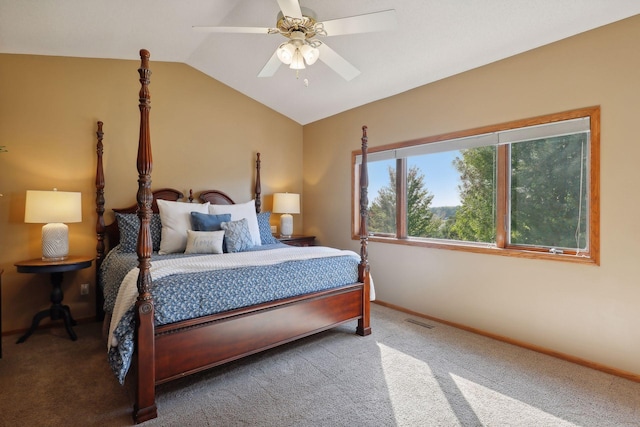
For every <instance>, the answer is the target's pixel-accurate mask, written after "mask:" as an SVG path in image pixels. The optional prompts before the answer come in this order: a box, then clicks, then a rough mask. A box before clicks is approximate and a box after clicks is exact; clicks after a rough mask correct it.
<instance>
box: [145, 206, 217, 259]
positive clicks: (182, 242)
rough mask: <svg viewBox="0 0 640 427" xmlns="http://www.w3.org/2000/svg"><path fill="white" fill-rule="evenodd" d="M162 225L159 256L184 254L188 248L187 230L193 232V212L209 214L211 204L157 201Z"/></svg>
mask: <svg viewBox="0 0 640 427" xmlns="http://www.w3.org/2000/svg"><path fill="white" fill-rule="evenodd" d="M157 202H158V210H159V211H160V222H161V223H162V234H161V237H160V250H159V251H158V253H159V254H172V253H175V252H184V250H185V248H186V247H187V230H191V229H192V228H191V212H200V213H204V214H206V213H208V212H209V202H207V203H204V204H200V203H183V202H171V201H168V200H157Z"/></svg>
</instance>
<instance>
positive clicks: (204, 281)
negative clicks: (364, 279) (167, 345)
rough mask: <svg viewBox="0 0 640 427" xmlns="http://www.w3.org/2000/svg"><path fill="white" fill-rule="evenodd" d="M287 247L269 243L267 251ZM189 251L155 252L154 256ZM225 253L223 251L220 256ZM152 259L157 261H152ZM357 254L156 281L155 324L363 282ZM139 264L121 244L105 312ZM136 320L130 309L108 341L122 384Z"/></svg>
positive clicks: (108, 266) (108, 279) (108, 271)
mask: <svg viewBox="0 0 640 427" xmlns="http://www.w3.org/2000/svg"><path fill="white" fill-rule="evenodd" d="M278 246H282V247H286V245H281V244H277V245H267V246H262V247H261V248H262V249H263V250H264V249H273V248H274V247H278ZM176 256H182V257H184V256H185V255H165V256H156V254H154V255H153V260H159V259H167V258H175V257H176ZM220 256H224V255H220ZM153 260H152V262H153ZM359 261H360V259H359V257H358V256H357V254H355V253H354V254H353V256H349V255H342V256H331V257H323V258H317V259H315V258H314V259H306V260H298V261H287V262H283V263H279V264H275V265H263V266H249V267H242V268H233V269H224V270H214V271H207V272H196V273H188V274H176V275H169V276H166V277H162V278H160V279H157V280H154V282H153V287H152V295H153V299H154V307H155V324H156V325H164V324H170V323H174V322H178V321H181V320H185V319H190V318H197V317H201V316H205V315H208V314H213V313H220V312H224V311H228V310H232V309H236V308H241V307H247V306H251V305H255V304H259V303H262V302H267V301H275V300H279V299H283V298H288V297H293V296H297V295H302V294H306V293H311V292H316V291H320V290H324V289H331V288H334V287H339V286H342V285H346V284H349V283H355V282H357V281H358V263H359ZM135 266H137V257H136V255H135V254H121V253H119V252H118V251H117V248H116V249H114V250H113V251H111V252H110V253H109V254H108V256H107V257H106V258H105V260H104V261H103V263H102V267H101V282H100V283H101V285H102V286H103V289H104V293H105V311H107V312H111V310H112V309H113V305H114V302H115V299H116V296H117V293H118V287H119V284H120V282H122V278H123V277H124V276H125V275H126V274H127V272H128V271H129V270H130V269H131V268H133V267H135ZM134 330H135V319H134V310H133V308H131V309H129V310H128V311H127V312H126V313H125V314H124V316H123V317H122V319H121V321H120V322H119V323H118V325H117V326H116V327H115V329H114V331H113V337H114V338H115V340H116V341H117V346H113V345H112V343H109V362H110V364H111V368H112V369H113V371H114V374H115V375H116V377H117V378H118V380H119V381H120V382H121V383H124V379H125V376H126V374H127V371H128V369H129V366H130V364H131V358H132V355H133V347H134Z"/></svg>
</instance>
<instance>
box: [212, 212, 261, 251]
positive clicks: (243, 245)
mask: <svg viewBox="0 0 640 427" xmlns="http://www.w3.org/2000/svg"><path fill="white" fill-rule="evenodd" d="M220 226H221V227H222V229H223V230H224V241H225V244H226V245H227V252H242V251H246V250H247V249H251V248H252V247H253V246H255V245H254V244H253V242H252V240H251V233H250V232H249V222H248V221H247V219H246V218H242V219H240V220H238V221H229V222H223V223H222V224H220Z"/></svg>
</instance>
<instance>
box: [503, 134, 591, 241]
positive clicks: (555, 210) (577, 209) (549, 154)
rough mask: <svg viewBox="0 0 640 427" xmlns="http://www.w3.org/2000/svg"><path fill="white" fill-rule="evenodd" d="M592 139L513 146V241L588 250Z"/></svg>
mask: <svg viewBox="0 0 640 427" xmlns="http://www.w3.org/2000/svg"><path fill="white" fill-rule="evenodd" d="M586 138H587V135H586V134H575V135H567V136H561V137H554V138H548V139H541V140H538V141H527V142H526V143H519V144H513V145H512V146H511V242H512V243H515V244H525V245H542V246H557V247H564V248H575V247H579V248H582V247H585V246H586V236H585V233H584V232H582V233H581V232H580V231H584V230H586V221H587V215H586V212H587V188H586V187H587V186H586V185H585V183H586V170H587V167H586V165H587V150H586Z"/></svg>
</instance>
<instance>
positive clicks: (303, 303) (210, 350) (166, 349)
mask: <svg viewBox="0 0 640 427" xmlns="http://www.w3.org/2000/svg"><path fill="white" fill-rule="evenodd" d="M363 286H364V285H363V284H361V283H359V284H354V285H348V286H344V287H340V288H337V289H332V290H328V291H323V292H317V293H314V294H310V295H302V296H299V297H293V298H288V299H285V300H280V301H275V302H270V303H265V304H260V305H257V306H252V307H247V308H244V309H239V310H233V311H229V312H225V313H221V314H216V315H211V316H206V317H202V318H199V319H195V320H187V321H184V322H179V323H175V324H172V325H166V326H161V327H158V328H156V342H155V344H156V384H161V383H163V382H167V381H170V380H172V379H175V378H178V377H182V376H184V375H188V374H192V373H194V372H198V371H202V370H204V369H207V368H211V367H213V366H217V365H221V364H224V363H227V362H230V361H232V360H236V359H239V358H242V357H245V356H248V355H251V354H254V353H257V352H260V351H263V350H267V349H270V348H273V347H276V346H279V345H281V344H285V343H288V342H291V341H294V340H297V339H299V338H303V337H306V336H309V335H312V334H315V333H318V332H321V331H324V330H327V329H330V328H332V327H335V326H337V325H340V324H342V323H345V322H348V321H352V320H356V319H358V318H360V317H361V316H362V299H361V297H362V290H363ZM176 348H179V349H180V351H179V352H176V351H175V349H176Z"/></svg>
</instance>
